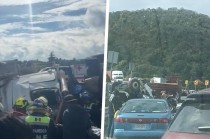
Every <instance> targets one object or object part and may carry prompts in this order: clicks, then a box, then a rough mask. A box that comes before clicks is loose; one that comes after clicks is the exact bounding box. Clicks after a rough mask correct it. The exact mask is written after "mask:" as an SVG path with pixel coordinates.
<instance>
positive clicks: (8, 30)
mask: <svg viewBox="0 0 210 139" xmlns="http://www.w3.org/2000/svg"><path fill="white" fill-rule="evenodd" d="M39 1H41V0H39ZM43 1H44V0H43ZM55 1H56V2H57V3H56V5H58V4H59V2H61V3H60V5H61V6H59V7H55V8H54V7H47V8H46V10H45V9H41V11H42V12H40V13H39V12H37V14H34V15H33V18H32V19H33V24H30V20H29V17H28V15H26V14H25V13H24V12H23V13H21V12H20V13H19V14H15V15H14V13H13V15H8V22H5V23H4V24H3V23H2V24H1V20H0V32H1V33H0V35H1V38H0V44H1V47H0V61H3V60H11V59H19V60H32V59H39V60H44V61H46V60H47V58H48V57H49V54H50V52H51V51H54V53H55V55H56V56H57V57H58V58H64V59H72V58H77V59H80V58H85V57H89V56H91V55H95V54H99V53H103V51H104V22H105V8H106V7H105V2H104V1H103V0H98V1H95V0H92V1H91V0H80V1H79V0H77V1H76V0H75V1H72V0H63V2H62V1H58V0H55ZM55 1H54V0H49V1H48V2H49V3H50V2H55ZM10 2H11V1H10ZM10 2H8V4H7V5H9V3H10ZM0 3H1V2H0ZM1 4H2V3H1ZM1 4H0V5H1ZM43 4H46V3H43ZM52 5H53V4H52ZM52 5H50V6H52ZM45 6H46V5H45ZM13 7H14V6H13ZM18 9H20V8H18ZM36 9H37V7H36ZM34 13H35V12H34ZM72 13H73V14H72ZM71 14H72V15H71ZM77 14H78V15H77ZM13 17H16V20H14V22H10V21H13ZM18 17H21V18H20V19H18ZM94 18H95V19H96V20H95V19H94ZM22 19H24V20H23V21H22ZM92 20H95V21H94V22H93V21H92ZM80 24H81V25H80ZM83 24H84V25H83Z"/></svg>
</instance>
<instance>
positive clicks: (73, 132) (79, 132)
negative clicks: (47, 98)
mask: <svg viewBox="0 0 210 139" xmlns="http://www.w3.org/2000/svg"><path fill="white" fill-rule="evenodd" d="M64 101H65V103H66V105H67V109H66V110H65V111H64V112H63V118H62V119H63V139H88V136H89V132H90V129H91V124H90V119H89V115H88V113H87V112H86V110H85V109H84V108H83V107H82V106H81V105H80V104H79V102H78V100H77V99H76V98H75V97H74V96H73V95H71V94H69V95H67V96H65V97H64Z"/></svg>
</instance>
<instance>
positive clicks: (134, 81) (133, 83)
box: [129, 78, 140, 91]
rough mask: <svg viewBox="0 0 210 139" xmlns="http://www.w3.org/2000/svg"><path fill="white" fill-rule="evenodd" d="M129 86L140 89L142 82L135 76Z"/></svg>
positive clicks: (136, 89) (135, 89)
mask: <svg viewBox="0 0 210 139" xmlns="http://www.w3.org/2000/svg"><path fill="white" fill-rule="evenodd" d="M129 87H130V88H131V89H132V90H134V91H139V90H140V82H139V80H138V79H136V78H134V79H131V80H130V82H129Z"/></svg>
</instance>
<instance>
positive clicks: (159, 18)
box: [108, 8, 210, 79]
mask: <svg viewBox="0 0 210 139" xmlns="http://www.w3.org/2000/svg"><path fill="white" fill-rule="evenodd" d="M108 50H109V51H117V52H119V63H118V64H117V65H115V66H114V69H119V70H123V71H124V72H125V73H126V74H127V75H128V74H129V70H128V65H129V62H134V63H135V69H134V76H138V77H152V76H154V75H156V76H161V77H164V76H166V75H167V76H169V75H175V74H176V75H177V74H178V75H181V76H182V77H183V79H210V18H209V17H208V16H207V15H203V14H198V13H196V12H193V11H190V10H185V9H177V8H169V9H168V10H163V9H161V8H158V9H146V10H138V11H118V12H112V13H110V16H109V37H108ZM108 66H109V65H108ZM108 68H109V67H108Z"/></svg>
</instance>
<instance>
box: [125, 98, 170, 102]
mask: <svg viewBox="0 0 210 139" xmlns="http://www.w3.org/2000/svg"><path fill="white" fill-rule="evenodd" d="M142 100H143V101H145V100H146V101H164V102H166V100H165V99H141V98H139V99H130V100H128V101H127V102H131V101H142Z"/></svg>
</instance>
